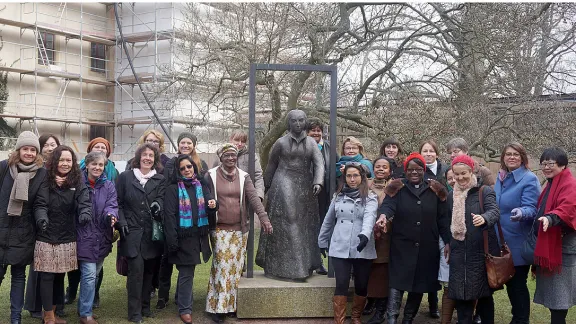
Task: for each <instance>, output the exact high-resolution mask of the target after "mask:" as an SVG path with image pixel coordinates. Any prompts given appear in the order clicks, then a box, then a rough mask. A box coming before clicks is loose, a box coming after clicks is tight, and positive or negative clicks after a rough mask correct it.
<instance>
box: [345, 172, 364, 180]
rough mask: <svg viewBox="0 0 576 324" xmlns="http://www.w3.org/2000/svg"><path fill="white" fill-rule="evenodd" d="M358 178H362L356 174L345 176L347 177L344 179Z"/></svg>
mask: <svg viewBox="0 0 576 324" xmlns="http://www.w3.org/2000/svg"><path fill="white" fill-rule="evenodd" d="M360 177H362V176H361V175H359V174H356V173H355V174H347V175H346V179H354V178H360Z"/></svg>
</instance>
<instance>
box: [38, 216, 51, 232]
mask: <svg viewBox="0 0 576 324" xmlns="http://www.w3.org/2000/svg"><path fill="white" fill-rule="evenodd" d="M36 226H38V230H40V232H46V230H47V229H48V221H47V220H45V219H40V220H38V223H36Z"/></svg>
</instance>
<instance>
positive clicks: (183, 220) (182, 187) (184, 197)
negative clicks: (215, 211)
mask: <svg viewBox="0 0 576 324" xmlns="http://www.w3.org/2000/svg"><path fill="white" fill-rule="evenodd" d="M186 184H188V185H194V188H195V190H196V202H197V205H198V224H197V226H198V227H201V226H206V225H208V217H207V216H206V207H205V203H204V194H203V193H202V184H201V183H200V181H198V179H196V175H194V177H193V178H191V179H188V178H184V177H182V178H180V179H179V180H178V200H179V204H178V211H179V214H180V227H181V228H188V227H192V225H193V224H192V206H191V203H190V196H188V192H187V191H186Z"/></svg>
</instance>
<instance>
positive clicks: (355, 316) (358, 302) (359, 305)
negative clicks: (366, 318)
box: [352, 295, 366, 324]
mask: <svg viewBox="0 0 576 324" xmlns="http://www.w3.org/2000/svg"><path fill="white" fill-rule="evenodd" d="M364 306H366V296H358V295H354V300H353V302H352V324H362V312H363V311H364Z"/></svg>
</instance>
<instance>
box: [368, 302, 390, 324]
mask: <svg viewBox="0 0 576 324" xmlns="http://www.w3.org/2000/svg"><path fill="white" fill-rule="evenodd" d="M387 304H388V298H386V297H385V298H377V299H376V301H375V302H374V309H375V310H376V311H375V312H374V316H372V318H370V319H369V320H368V322H367V323H366V324H382V323H384V321H385V320H386V306H387Z"/></svg>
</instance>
